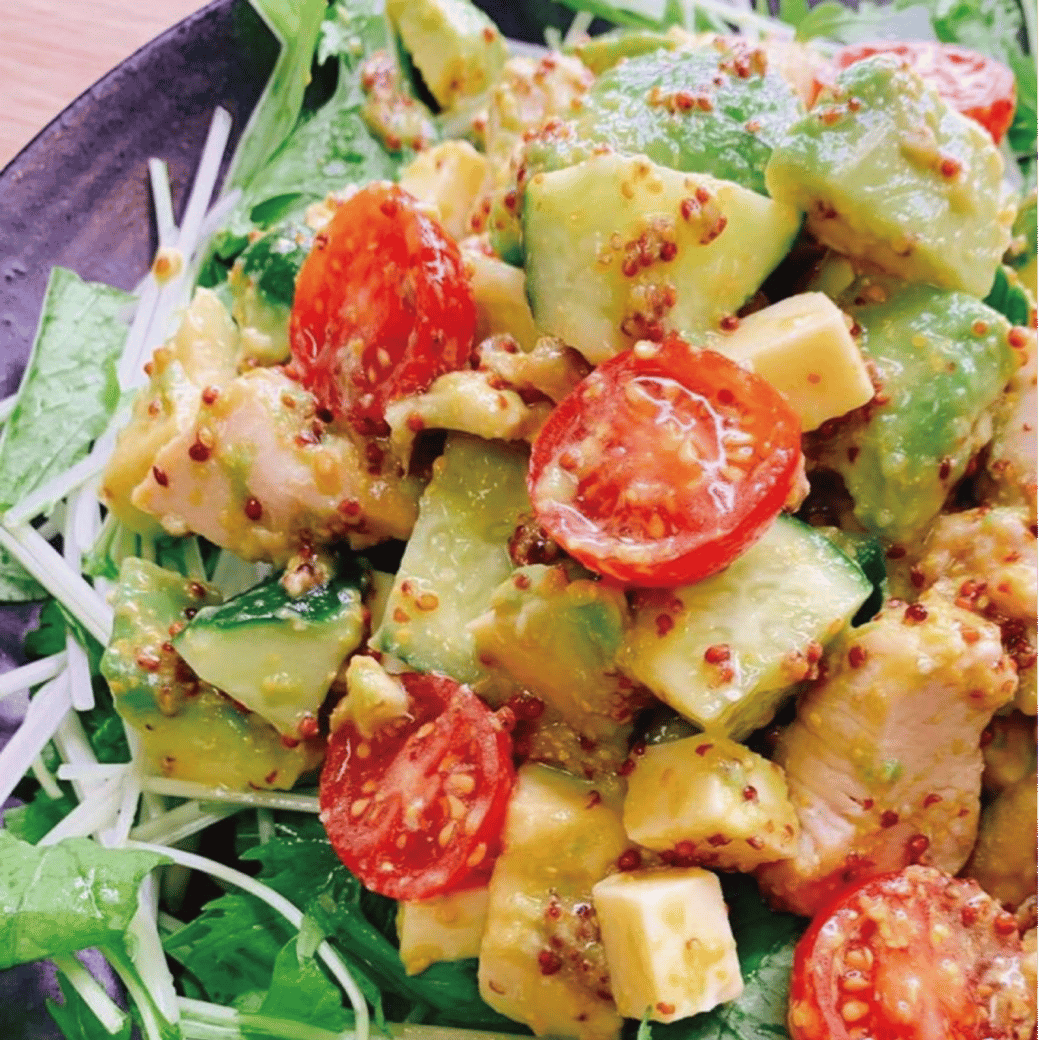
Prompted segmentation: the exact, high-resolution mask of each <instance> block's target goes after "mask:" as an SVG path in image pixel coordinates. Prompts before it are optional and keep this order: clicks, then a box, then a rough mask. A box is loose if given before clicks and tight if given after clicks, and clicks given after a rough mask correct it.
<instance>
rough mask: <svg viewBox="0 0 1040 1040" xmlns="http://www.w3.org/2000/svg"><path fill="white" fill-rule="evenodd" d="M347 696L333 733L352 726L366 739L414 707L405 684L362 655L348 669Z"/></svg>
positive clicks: (332, 721)
mask: <svg viewBox="0 0 1040 1040" xmlns="http://www.w3.org/2000/svg"><path fill="white" fill-rule="evenodd" d="M346 680H347V696H346V697H344V698H343V699H342V700H341V701H340V702H339V704H337V705H336V708H335V710H334V711H333V713H332V718H331V719H330V721H329V725H330V729H331V731H332V732H333V733H335V732H336V730H337V729H339V727H340V726H341V725H342V724H343V723H344V722H350V723H351V724H352V725H354V726H355V727H356V728H357V730H358V732H359V733H360V734H361V735H362V736H363V737H372V736H374V735H375V733H376V732H377V730H379V729H380V728H381V727H382V726H385V725H386V724H387V723H388V722H392V721H393V720H394V719H399V718H401V717H402V716H403V715H407V714H408V712H409V708H410V705H411V700H410V698H409V696H408V691H407V690H406V689H405V688H404V683H403V682H402V681H401V680H400V679H399V678H398V677H397V676H396V675H390V674H389V673H388V672H386V671H385V670H384V669H383V667H382V665H380V663H379V662H378V661H377V660H376V659H375V658H374V657H367V656H364V655H361V654H359V655H358V656H357V657H353V658H351V660H350V664H349V665H347V675H346Z"/></svg>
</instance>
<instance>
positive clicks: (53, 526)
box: [36, 502, 65, 542]
mask: <svg viewBox="0 0 1040 1040" xmlns="http://www.w3.org/2000/svg"><path fill="white" fill-rule="evenodd" d="M64 526H65V503H64V502H59V503H58V504H57V505H56V506H55V507H54V510H53V511H52V512H51V515H50V518H49V519H47V520H44V522H43V523H42V524H40V526H39V527H37V528H36V532H37V534H39V536H40V537H41V538H42V539H43V540H44V541H46V542H50V541H53V540H54V539H55V538H57V537H58V535H59V534H61V529H62V528H63V527H64Z"/></svg>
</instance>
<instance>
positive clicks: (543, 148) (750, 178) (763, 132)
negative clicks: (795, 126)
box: [527, 41, 804, 195]
mask: <svg viewBox="0 0 1040 1040" xmlns="http://www.w3.org/2000/svg"><path fill="white" fill-rule="evenodd" d="M803 112H804V107H803V106H802V103H801V101H800V100H799V99H798V97H797V95H796V94H795V92H794V90H793V88H792V87H790V86H789V85H788V83H787V81H786V80H785V79H784V78H783V77H782V76H780V75H779V74H777V73H773V72H770V71H769V70H768V61H767V59H766V55H765V51H763V50H754V51H751V52H750V53H749V52H747V50H746V49H744V48H733V49H731V48H729V47H728V46H727V45H726V44H725V42H723V41H719V43H718V45H717V46H715V45H713V46H710V47H701V48H697V49H695V50H680V51H665V50H658V51H655V52H654V53H651V54H644V55H642V56H641V57H635V58H629V59H628V60H627V61H624V62H621V64H619V65H617V66H615V67H614V68H612V69H611V70H610V71H609V72H606V73H604V74H603V75H602V76H601V77H600V78H599V79H598V80H597V81H596V82H595V83H594V84H593V86H592V88H591V89H590V90H589V92H588V93H587V94H586V95H585V97H584V99H583V101H582V106H581V108H580V109H579V110H578V111H577V112H576V114H575V115H574V117H573V119H572V120H571V121H570V122H569V123H568V124H565V127H564V128H561V130H556V131H553V130H552V129H551V128H550V130H549V132H548V133H545V134H543V135H540V136H539V137H536V138H535V139H534V140H533V141H532V142H531V144H530V145H529V146H528V149H527V154H528V163H529V166H530V167H531V169H532V170H534V169H541V170H553V169H561V168H562V167H564V166H569V165H571V164H573V163H575V162H578V161H580V160H581V159H585V158H588V156H590V155H592V154H597V153H599V152H602V151H603V149H604V146H605V147H607V148H609V149H610V150H612V151H615V152H617V153H619V154H622V155H645V156H646V157H647V158H648V159H649V160H650V161H651V162H653V163H656V164H657V165H658V166H664V167H667V168H668V169H672V170H681V171H683V172H685V173H707V174H710V175H711V176H712V177H717V178H719V179H720V180H727V181H734V182H735V183H737V184H739V185H741V186H742V187H744V188H747V189H748V190H749V191H754V192H757V193H758V194H760V195H765V194H766V182H765V167H766V163H767V161H768V160H769V156H770V154H771V153H772V150H773V148H774V147H775V146H776V144H777V142H778V141H780V140H781V139H783V136H784V134H785V132H786V130H787V128H788V126H789V125H790V124H791V123H793V122H794V121H795V120H796V119H798V118H799V117H800V116H801V115H802V114H803Z"/></svg>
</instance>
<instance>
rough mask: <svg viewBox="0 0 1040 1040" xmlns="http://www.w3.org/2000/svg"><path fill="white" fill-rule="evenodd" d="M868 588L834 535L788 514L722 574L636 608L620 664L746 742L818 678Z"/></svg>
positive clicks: (686, 710) (707, 725)
mask: <svg viewBox="0 0 1040 1040" xmlns="http://www.w3.org/2000/svg"><path fill="white" fill-rule="evenodd" d="M870 590H871V586H870V582H869V581H867V579H866V577H865V576H864V574H863V572H862V571H861V570H860V569H859V567H857V566H856V564H855V563H853V562H852V560H850V559H849V558H848V557H847V556H846V555H845V554H844V553H843V552H841V550H840V549H838V548H836V547H835V546H834V545H832V544H831V542H830V541H828V540H827V538H825V537H824V536H823V535H822V534H819V533H818V532H817V531H814V530H813V529H812V528H810V527H807V526H806V525H805V524H803V523H801V522H800V521H798V520H795V519H793V518H791V517H788V516H784V515H781V516H780V517H778V518H777V520H776V522H775V523H774V524H773V526H772V527H770V528H769V530H768V531H767V532H766V534H765V535H764V536H763V537H762V539H761V540H760V541H759V542H757V543H756V544H755V545H753V546H752V547H751V548H750V549H748V550H747V551H746V552H745V553H744V554H743V555H742V556H739V557H738V558H737V559H736V560H735V561H734V562H733V563H732V564H730V566H729V567H727V568H726V569H725V570H724V571H722V572H721V573H719V574H716V575H714V576H712V577H710V578H707V579H705V580H704V581H701V582H698V583H697V584H695V585H687V586H685V587H683V588H679V589H675V590H674V593H673V592H671V591H669V593H668V594H667V595H662V594H659V593H655V594H651V595H647V596H646V598H645V601H644V602H643V603H637V605H636V609H635V621H634V624H633V626H632V627H631V629H630V630H629V631H628V633H627V635H626V637H625V640H624V642H623V643H622V646H621V650H620V651H619V654H618V665H619V667H620V668H621V669H622V671H624V672H625V673H626V674H628V675H630V676H631V677H632V678H633V679H635V680H637V681H638V682H641V683H644V684H645V685H646V686H648V687H649V688H650V689H651V690H652V691H653V692H654V693H655V694H657V696H658V697H660V698H661V700H663V701H665V702H666V703H667V704H670V705H671V706H672V707H673V708H674V709H675V710H676V711H677V712H679V713H680V714H681V715H684V716H685V717H686V718H688V719H691V720H692V721H693V722H696V723H697V724H698V725H699V726H701V727H702V728H704V729H707V730H711V731H713V732H717V733H719V734H720V735H723V736H729V737H732V738H733V739H734V740H740V739H741V738H743V737H746V736H747V735H748V734H749V733H750V732H751V731H752V730H754V729H756V728H758V727H759V726H762V725H764V724H765V723H766V722H768V721H769V720H770V719H771V718H772V717H773V714H774V713H775V712H776V709H777V708H778V706H779V705H780V703H781V702H782V701H783V700H784V698H785V697H786V696H787V694H788V693H789V692H790V690H791V688H792V687H793V686H794V685H795V684H796V683H799V682H801V681H802V680H804V679H805V678H807V677H808V676H809V675H810V674H812V666H813V663H814V662H813V658H815V659H816V660H818V659H819V654H820V645H821V644H824V643H826V642H828V641H829V640H830V639H831V638H832V637H833V636H835V635H837V634H838V633H839V632H840V631H841V630H842V629H843V628H844V627H845V626H846V625H847V624H848V622H849V620H850V618H851V617H852V616H853V614H855V613H856V610H857V609H858V608H859V606H860V604H861V603H863V601H864V600H865V599H866V598H867V596H868V595H869V594H870Z"/></svg>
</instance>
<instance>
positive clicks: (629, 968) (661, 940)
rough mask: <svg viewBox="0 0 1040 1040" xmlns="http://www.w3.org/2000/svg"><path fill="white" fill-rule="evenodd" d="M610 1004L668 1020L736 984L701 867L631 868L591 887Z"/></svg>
mask: <svg viewBox="0 0 1040 1040" xmlns="http://www.w3.org/2000/svg"><path fill="white" fill-rule="evenodd" d="M592 900H593V904H594V905H595V908H596V916H597V917H598V919H599V927H600V934H601V935H602V938H603V946H604V949H605V950H606V954H607V965H608V967H609V968H610V986H611V990H612V991H613V993H614V1001H615V1003H616V1004H617V1007H618V1011H620V1012H621V1014H622V1015H625V1016H626V1017H629V1018H642V1017H643V1015H644V1014H647V1009H649V1017H650V1018H651V1019H653V1020H654V1021H655V1022H674V1021H675V1020H676V1019H677V1018H686V1017H687V1016H689V1015H696V1014H699V1013H700V1012H702V1011H708V1010H710V1009H711V1008H713V1007H715V1006H716V1005H718V1004H722V1003H724V1002H725V1001H727V1000H734V999H736V998H737V997H739V996H740V994H741V993H742V992H743V989H744V982H743V979H742V978H741V975H740V964H739V963H738V961H737V945H736V942H735V941H734V939H733V932H732V931H731V929H730V926H729V914H728V912H727V910H726V903H725V901H724V900H723V898H722V888H721V886H720V885H719V879H718V878H717V877H716V876H715V875H714V874H713V873H711V871H709V870H702V869H701V868H700V867H691V868H689V869H686V870H637V871H629V872H623V873H620V874H612V875H611V876H610V877H608V878H604V879H603V880H602V881H600V882H599V883H598V884H596V885H595V886H593V889H592Z"/></svg>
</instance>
